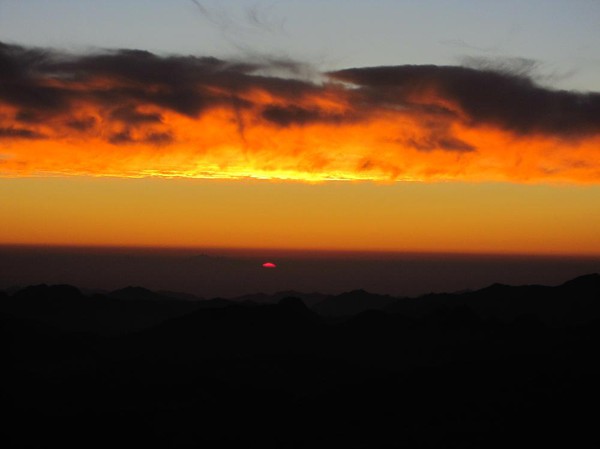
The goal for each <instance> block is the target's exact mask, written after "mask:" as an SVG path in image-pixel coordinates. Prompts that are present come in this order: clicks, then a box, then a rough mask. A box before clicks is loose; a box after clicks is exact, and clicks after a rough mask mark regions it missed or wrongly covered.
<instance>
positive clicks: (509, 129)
mask: <svg viewBox="0 0 600 449" xmlns="http://www.w3.org/2000/svg"><path fill="white" fill-rule="evenodd" d="M0 68H2V70H0V175H2V176H8V177H14V176H17V177H18V176H40V175H88V176H89V175H91V176H116V177H146V176H162V177H195V178H266V179H296V180H304V181H322V180H332V179H336V180H361V179H364V180H390V181H394V180H422V181H434V180H435V181H437V180H461V181H517V182H557V181H558V182H574V183H598V181H600V112H599V111H600V94H596V93H588V94H581V93H574V92H565V91H554V90H550V89H545V88H542V87H540V86H538V85H536V84H535V83H534V82H533V81H531V80H530V79H528V78H524V77H523V76H517V75H513V74H510V73H506V72H504V73H498V72H493V71H490V70H477V69H472V68H464V67H438V66H398V67H375V68H363V69H348V70H343V71H338V72H333V73H328V74H324V79H325V81H324V82H322V83H316V82H308V81H303V80H298V79H294V78H282V77H275V76H270V75H265V73H269V69H270V67H268V65H265V64H250V63H239V62H227V61H221V60H217V59H214V58H196V57H176V56H169V57H161V56H156V55H153V54H151V53H148V52H142V51H130V50H121V51H115V52H106V53H101V54H92V55H83V56H82V55H70V54H63V53H58V52H53V51H47V50H40V49H29V48H23V47H19V46H10V45H3V44H0ZM277 68H278V69H282V67H281V65H280V66H278V67H277ZM284 68H285V69H286V70H288V71H289V72H293V70H294V66H293V64H289V65H288V66H287V67H284Z"/></svg>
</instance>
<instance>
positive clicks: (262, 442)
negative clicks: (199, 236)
mask: <svg viewBox="0 0 600 449" xmlns="http://www.w3.org/2000/svg"><path fill="white" fill-rule="evenodd" d="M0 304H1V309H0V310H1V315H0V317H1V320H2V344H3V346H4V351H3V359H4V360H3V362H4V368H3V371H2V372H3V381H2V407H3V409H4V410H3V411H4V412H5V413H4V416H6V418H5V421H4V426H3V427H4V433H5V438H7V439H8V441H10V442H11V445H10V447H28V448H29V447H31V448H33V447H51V446H56V445H59V446H61V447H107V446H126V447H160V448H167V447H263V448H265V447H266V448H270V447H272V448H320V447H323V448H330V447H352V448H379V447H385V448H391V447H423V448H442V447H443V448H446V447H448V448H467V447H502V448H504V447H507V446H512V447H515V446H517V447H519V446H525V445H526V446H530V447H531V446H533V447H542V446H545V445H548V444H551V443H554V444H560V445H563V446H569V447H596V445H597V444H599V443H600V440H599V438H598V434H597V432H596V423H597V418H598V416H597V412H596V411H595V405H596V404H597V403H598V400H599V399H600V391H599V386H598V381H597V379H598V375H599V374H600V370H599V369H598V367H597V363H596V358H597V355H596V353H597V348H598V344H600V275H598V274H589V275H585V276H580V277H577V278H574V279H572V280H570V281H568V282H565V283H563V284H561V285H558V286H542V285H525V286H509V285H503V284H493V285H490V286H488V287H486V288H483V289H479V290H473V291H467V292H461V293H446V294H429V295H424V296H420V297H416V298H408V297H397V296H391V295H382V294H375V293H369V292H367V291H364V290H355V291H350V292H346V293H342V294H336V295H327V294H315V293H312V294H304V293H300V292H289V291H288V292H283V293H277V294H272V295H270V294H259V295H245V296H240V297H235V298H229V299H218V298H217V299H209V300H207V299H200V298H196V297H193V296H192V295H189V294H179V293H174V292H170V291H161V292H157V291H151V290H147V289H145V288H141V287H128V288H123V289H119V290H115V291H111V292H89V291H81V290H79V289H78V288H75V287H73V286H68V285H35V286H29V287H26V288H21V289H18V290H15V291H10V292H2V293H0Z"/></svg>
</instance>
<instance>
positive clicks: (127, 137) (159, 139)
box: [108, 129, 173, 146]
mask: <svg viewBox="0 0 600 449" xmlns="http://www.w3.org/2000/svg"><path fill="white" fill-rule="evenodd" d="M108 141H109V142H110V143H112V144H113V145H122V144H130V143H147V144H150V145H155V146H161V145H166V144H169V143H171V142H172V141H173V136H172V135H171V134H170V133H167V132H149V133H146V134H145V135H144V136H143V137H134V136H133V135H132V132H131V130H130V129H125V130H123V131H120V132H117V133H113V134H112V135H111V136H110V137H109V139H108Z"/></svg>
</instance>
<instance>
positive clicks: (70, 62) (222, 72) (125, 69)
mask: <svg viewBox="0 0 600 449" xmlns="http://www.w3.org/2000/svg"><path fill="white" fill-rule="evenodd" d="M265 64H272V65H273V67H276V68H277V67H279V66H281V65H285V66H286V67H287V66H289V65H290V63H289V62H286V61H283V62H280V63H277V62H275V61H271V62H268V63H267V62H264V63H257V64H251V63H244V62H228V61H223V60H219V59H216V58H210V57H194V56H158V55H155V54H152V53H149V52H147V51H140V50H117V51H112V52H103V53H99V54H93V55H84V56H78V55H71V54H62V53H59V52H53V51H46V50H41V49H27V48H24V47H20V46H15V45H6V44H0V101H3V102H5V103H8V104H11V105H14V106H16V107H18V108H21V109H29V110H48V111H58V110H67V109H69V108H71V107H73V102H74V101H75V100H77V99H80V98H81V97H82V96H85V97H87V98H89V99H90V100H93V101H96V102H98V103H99V104H101V105H105V106H106V107H114V106H122V107H126V108H127V107H130V105H131V103H134V104H141V105H143V104H145V105H154V106H159V107H161V108H166V109H170V110H172V111H175V112H178V113H181V114H185V115H188V116H196V115H198V114H199V113H201V112H203V111H204V110H206V109H207V108H210V107H212V106H215V105H219V104H226V105H227V104H231V97H232V95H235V94H236V93H238V92H244V91H247V90H248V89H256V88H258V89H264V90H267V91H270V92H273V93H274V94H278V95H285V96H286V97H290V98H293V97H297V96H300V95H302V94H304V93H306V92H309V91H315V90H318V88H317V87H316V86H314V85H312V84H310V83H306V82H303V81H299V80H294V79H284V78H276V77H269V76H261V75H258V74H257V73H259V72H260V71H261V70H263V69H266V68H267V67H266V66H265ZM267 71H268V70H267ZM81 83H88V84H89V85H90V86H89V87H88V88H87V89H85V90H83V91H82V89H78V88H77V85H78V84H81ZM240 103H241V102H238V104H240ZM124 115H125V114H121V116H117V118H125V117H124ZM128 118H129V119H132V120H133V121H136V120H142V121H143V120H145V119H149V118H150V117H149V116H147V115H146V116H145V117H144V116H140V114H139V113H138V114H137V116H134V115H132V114H129V117H128ZM154 118H157V117H154Z"/></svg>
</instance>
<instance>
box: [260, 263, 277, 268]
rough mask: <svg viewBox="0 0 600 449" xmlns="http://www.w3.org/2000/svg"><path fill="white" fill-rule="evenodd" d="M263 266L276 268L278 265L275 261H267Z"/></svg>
mask: <svg viewBox="0 0 600 449" xmlns="http://www.w3.org/2000/svg"><path fill="white" fill-rule="evenodd" d="M262 266H263V268H275V267H276V266H277V265H275V264H274V263H273V262H265V263H263V264H262Z"/></svg>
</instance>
